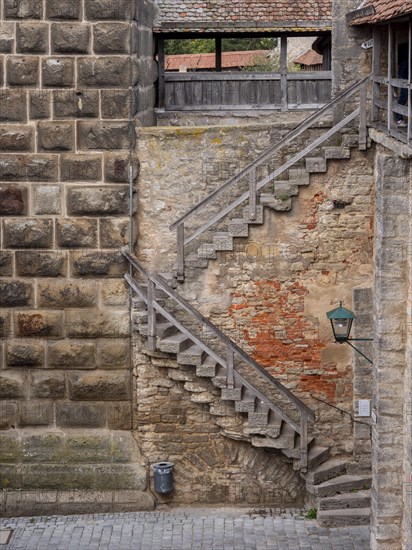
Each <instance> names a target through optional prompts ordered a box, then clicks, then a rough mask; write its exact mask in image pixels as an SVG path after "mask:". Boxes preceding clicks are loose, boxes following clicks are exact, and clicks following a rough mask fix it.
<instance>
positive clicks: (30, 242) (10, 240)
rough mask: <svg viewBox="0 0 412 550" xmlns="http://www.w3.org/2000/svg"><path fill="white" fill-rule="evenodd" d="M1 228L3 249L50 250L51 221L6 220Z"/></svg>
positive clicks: (38, 219)
mask: <svg viewBox="0 0 412 550" xmlns="http://www.w3.org/2000/svg"><path fill="white" fill-rule="evenodd" d="M3 228H4V229H3V230H4V246H5V248H50V246H51V244H52V239H53V222H52V220H46V219H40V218H37V219H24V220H19V219H6V220H4V225H3Z"/></svg>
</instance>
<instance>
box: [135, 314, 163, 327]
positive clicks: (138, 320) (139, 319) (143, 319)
mask: <svg viewBox="0 0 412 550" xmlns="http://www.w3.org/2000/svg"><path fill="white" fill-rule="evenodd" d="M147 321H148V314H147V310H145V311H133V312H132V323H133V324H134V325H144V324H147ZM156 321H157V322H158V323H164V322H165V321H166V319H165V318H164V317H163V315H161V314H160V313H156Z"/></svg>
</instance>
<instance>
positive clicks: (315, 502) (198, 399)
mask: <svg viewBox="0 0 412 550" xmlns="http://www.w3.org/2000/svg"><path fill="white" fill-rule="evenodd" d="M128 277H129V276H126V279H128ZM133 281H134V280H133ZM129 283H132V284H131V286H132V288H133V289H134V290H136V282H135V281H134V282H132V280H131V279H130V277H129ZM170 283H171V284H173V280H172V279H170ZM170 288H171V287H170ZM139 291H140V292H139V294H140V297H135V298H134V299H133V307H134V309H133V317H132V319H133V329H134V330H135V331H136V332H137V333H138V334H139V335H141V336H142V337H143V338H147V337H148V333H149V324H148V321H149V318H148V317H149V313H148V308H147V299H145V295H146V296H147V288H146V287H145V286H144V285H140V284H139ZM142 296H143V299H142ZM155 301H156V303H157V305H158V306H159V308H160V309H162V310H172V309H173V307H169V304H168V301H170V296H169V293H164V292H163V291H162V290H156V292H155ZM156 333H157V336H156V340H155V347H154V349H153V350H152V351H151V352H148V353H149V355H150V354H154V355H155V356H156V357H164V358H168V359H171V360H172V361H173V362H175V363H176V364H175V365H173V367H172V368H170V367H164V368H166V369H167V375H168V377H169V378H170V379H172V380H174V381H177V382H180V383H182V384H183V385H184V389H185V390H186V391H188V392H189V393H190V399H191V401H192V402H194V403H202V404H207V405H208V406H209V411H210V414H211V415H212V417H213V418H214V419H215V424H216V425H217V426H218V427H219V428H220V431H221V433H222V435H223V436H225V437H229V438H232V439H235V440H242V441H247V442H249V443H250V444H251V445H252V446H254V447H256V448H265V449H270V450H272V451H273V452H282V453H283V454H284V455H285V456H286V457H287V458H288V459H289V460H290V461H291V462H292V463H293V468H294V469H295V470H297V471H299V473H300V475H301V476H302V478H303V479H304V480H305V482H306V489H307V494H308V499H309V506H311V507H313V508H316V509H317V518H318V521H319V523H320V524H321V525H323V526H325V527H334V526H341V525H364V524H368V523H369V519H370V490H369V487H370V483H371V476H370V475H356V474H354V473H353V470H354V469H355V466H354V465H353V464H351V461H350V458H348V457H336V456H331V449H330V448H328V447H322V446H320V445H318V444H316V441H315V439H314V438H313V437H308V439H307V466H306V467H302V462H301V457H302V454H301V453H302V448H301V435H300V434H299V433H298V431H297V428H296V426H295V425H293V422H288V420H289V418H288V416H287V415H286V414H283V413H282V411H281V410H279V408H278V407H277V406H276V405H273V403H271V401H270V400H268V399H265V398H263V399H262V394H261V393H260V390H259V389H257V388H255V387H254V386H253V385H251V384H249V383H246V385H245V383H244V382H246V381H245V380H243V379H242V377H241V376H235V377H234V383H233V384H232V385H231V384H229V383H228V373H227V369H226V368H224V366H222V365H221V364H219V362H217V361H216V357H212V356H211V355H210V354H209V353H207V351H205V346H202V347H200V346H199V345H197V344H196V343H195V342H194V340H195V338H193V339H191V338H190V337H189V336H188V335H187V334H186V333H184V332H182V331H181V330H179V329H178V328H177V327H176V325H175V324H174V323H173V322H170V320H168V319H167V318H165V316H163V315H162V314H161V313H156ZM222 363H223V361H222ZM176 367H178V368H176ZM235 373H236V366H235ZM242 382H243V383H242ZM228 411H230V414H228Z"/></svg>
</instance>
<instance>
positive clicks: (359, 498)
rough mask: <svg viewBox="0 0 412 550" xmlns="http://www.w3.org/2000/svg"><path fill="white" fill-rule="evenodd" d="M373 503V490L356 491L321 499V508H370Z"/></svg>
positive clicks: (319, 507) (319, 506) (319, 505)
mask: <svg viewBox="0 0 412 550" xmlns="http://www.w3.org/2000/svg"><path fill="white" fill-rule="evenodd" d="M370 503H371V491H370V490H369V489H368V490H366V491H354V492H353V493H344V494H342V495H335V496H333V497H325V498H320V499H319V504H318V509H319V510H344V509H348V508H368V507H369V506H370Z"/></svg>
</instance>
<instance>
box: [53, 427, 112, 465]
mask: <svg viewBox="0 0 412 550" xmlns="http://www.w3.org/2000/svg"><path fill="white" fill-rule="evenodd" d="M112 446H113V444H112V439H111V437H110V436H107V435H100V436H99V435H89V434H84V433H83V434H70V435H69V436H68V437H67V438H66V442H65V446H64V451H63V456H62V462H66V463H70V462H76V463H83V464H87V463H94V464H95V463H96V462H97V463H107V462H111V461H112V457H113V452H112Z"/></svg>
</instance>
